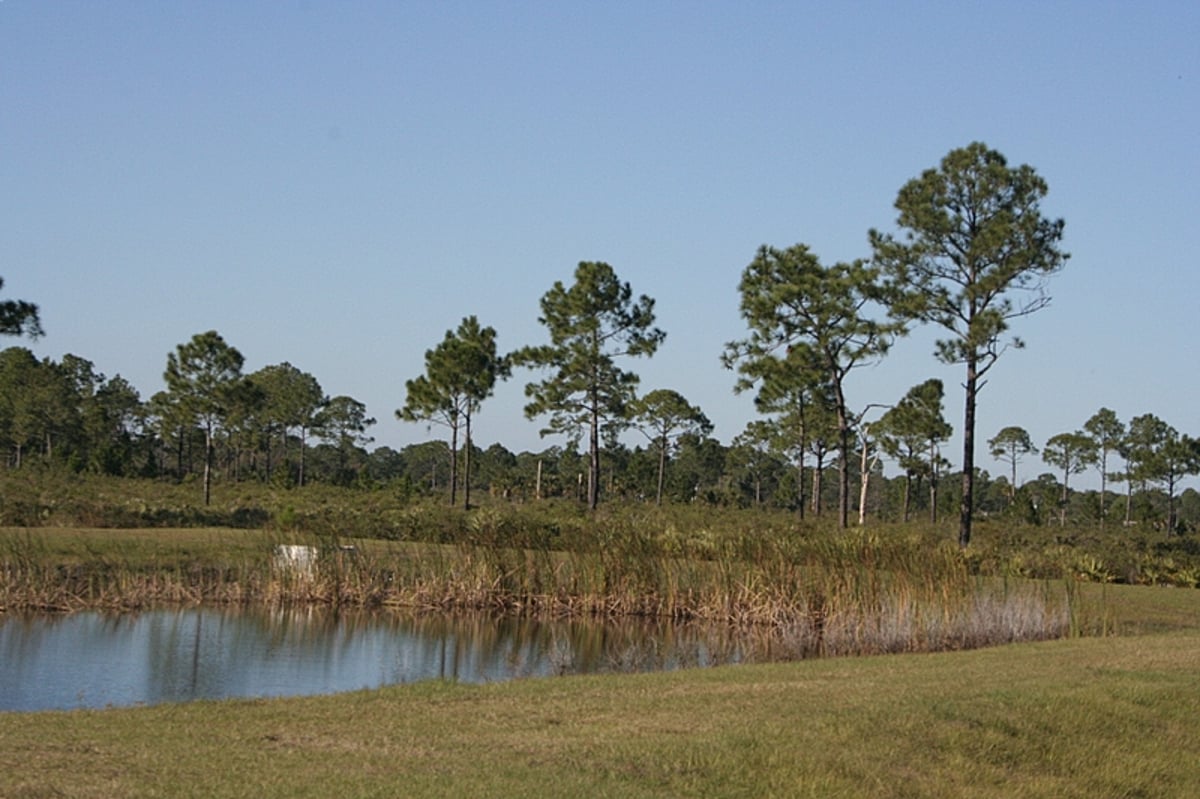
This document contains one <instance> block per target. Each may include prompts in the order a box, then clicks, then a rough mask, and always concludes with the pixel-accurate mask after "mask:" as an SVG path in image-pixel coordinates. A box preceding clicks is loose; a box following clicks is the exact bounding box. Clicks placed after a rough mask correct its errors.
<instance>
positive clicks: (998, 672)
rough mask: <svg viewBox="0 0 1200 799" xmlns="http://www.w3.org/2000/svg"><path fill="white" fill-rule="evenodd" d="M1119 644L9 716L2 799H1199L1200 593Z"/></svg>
mask: <svg viewBox="0 0 1200 799" xmlns="http://www.w3.org/2000/svg"><path fill="white" fill-rule="evenodd" d="M1084 590H1085V593H1087V594H1088V597H1087V598H1088V599H1090V600H1095V601H1100V596H1099V595H1100V592H1103V595H1104V596H1103V601H1104V602H1105V604H1106V605H1107V606H1108V607H1109V608H1110V609H1111V612H1112V614H1113V619H1114V623H1115V625H1116V627H1117V628H1118V629H1119V630H1121V631H1122V632H1121V634H1120V635H1117V636H1114V637H1106V638H1076V639H1068V640H1060V641H1053V642H1041V643H1032V644H1019V645H1009V646H1001V647H992V648H986V649H979V650H973V651H964V652H950V653H940V654H925V655H889V656H874V657H859V658H830V659H817V660H809V661H803V662H798V663H791V664H781V665H767V666H740V667H723V668H714V669H703V670H691V671H680V672H673V673H663V674H649V675H629V676H604V677H565V678H551V679H543V680H527V681H517V682H512V683H505V684H493V685H484V686H468V685H455V684H446V683H428V684H419V685H413V686H406V687H396V688H389V689H385V690H380V691H371V692H361V693H353V694H346V695H340V696H330V697H319V698H305V699H288V700H271V701H229V702H200V703H193V704H185V705H169V706H157V707H150V708H135V709H119V710H105V711H75V712H70V713H57V712H56V713H40V714H5V715H0V796H4V797H111V796H124V797H152V796H172V797H175V796H180V797H188V796H194V797H235V796H237V797H242V796H255V797H328V796H338V797H392V796H417V797H421V796H429V797H435V796H436V797H461V796H504V797H512V796H530V797H535V796H536V797H558V796H562V797H567V796H571V797H577V796H607V797H662V796H697V797H699V796H704V797H711V796H745V797H764V796H779V797H797V796H799V797H803V796H846V797H862V796H878V797H909V796H929V797H962V796H978V797H991V796H995V797H1021V796H1026V797H1032V796H1046V797H1051V796H1053V797H1088V798H1089V799H1091V798H1092V797H1174V796H1178V797H1192V796H1197V795H1200V592H1196V591H1191V590H1182V589H1171V588H1156V587H1142V586H1085V587H1084Z"/></svg>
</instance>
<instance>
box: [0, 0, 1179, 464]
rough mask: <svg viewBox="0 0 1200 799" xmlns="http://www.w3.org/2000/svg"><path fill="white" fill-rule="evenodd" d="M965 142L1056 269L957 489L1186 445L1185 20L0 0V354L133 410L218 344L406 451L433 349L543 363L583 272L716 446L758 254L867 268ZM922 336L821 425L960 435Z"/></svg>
mask: <svg viewBox="0 0 1200 799" xmlns="http://www.w3.org/2000/svg"><path fill="white" fill-rule="evenodd" d="M976 140H979V141H983V142H985V143H987V144H988V145H989V146H991V147H993V148H995V149H998V150H999V151H1001V152H1002V153H1004V154H1005V155H1006V157H1007V158H1008V159H1009V161H1010V163H1011V164H1013V165H1017V164H1021V163H1028V164H1030V165H1032V166H1033V167H1034V168H1036V169H1037V171H1038V172H1039V173H1040V174H1041V175H1042V176H1043V177H1044V178H1045V179H1046V181H1047V182H1048V184H1049V186H1050V192H1049V195H1048V197H1047V198H1046V200H1045V201H1044V202H1043V211H1044V212H1045V213H1046V214H1047V215H1049V216H1053V217H1062V218H1064V219H1065V220H1066V235H1065V239H1064V242H1063V247H1064V249H1066V250H1067V251H1069V252H1070V253H1071V260H1070V261H1069V263H1068V265H1067V267H1066V269H1065V270H1064V271H1063V272H1062V273H1061V274H1059V275H1057V276H1056V277H1054V278H1053V279H1052V281H1051V283H1050V293H1051V295H1052V296H1053V301H1052V304H1051V305H1050V307H1049V308H1047V309H1046V310H1044V311H1042V312H1040V313H1039V314H1037V315H1036V316H1033V317H1029V318H1026V319H1023V320H1020V321H1019V322H1018V323H1017V324H1016V326H1015V328H1014V332H1016V333H1018V334H1019V335H1021V336H1022V337H1023V338H1024V339H1025V340H1026V341H1027V345H1028V346H1027V348H1026V349H1024V350H1021V351H1010V352H1008V353H1006V354H1005V355H1004V356H1003V358H1002V359H1001V360H1000V362H999V363H998V364H997V365H996V367H995V368H994V369H993V370H992V372H991V373H990V376H989V377H990V379H989V382H988V384H987V386H986V387H985V388H984V389H983V392H982V394H981V396H980V408H979V422H978V434H979V438H980V440H981V450H980V453H979V456H978V458H977V462H978V463H979V464H980V465H981V466H983V467H984V468H989V469H990V470H991V471H993V472H997V471H999V472H1001V473H1002V472H1003V468H1004V467H1003V466H1002V465H1000V464H998V463H995V462H993V461H992V460H991V459H990V458H989V457H988V456H987V455H986V452H985V451H984V449H983V447H985V446H986V445H982V441H983V440H986V438H988V437H991V436H992V435H994V434H995V433H996V431H998V430H999V429H1000V428H1001V427H1004V426H1006V425H1010V424H1015V425H1021V426H1023V427H1025V428H1026V429H1027V430H1029V431H1030V433H1031V435H1032V436H1033V439H1034V441H1035V443H1037V444H1038V445H1039V446H1040V445H1041V444H1042V443H1043V442H1044V441H1045V440H1046V439H1047V438H1048V437H1050V436H1051V435H1054V434H1055V433H1059V432H1067V431H1071V430H1074V429H1077V428H1078V427H1080V426H1081V425H1082V424H1083V422H1084V421H1085V420H1086V419H1087V418H1088V417H1089V416H1091V414H1092V413H1094V412H1095V411H1096V410H1097V409H1098V408H1100V407H1101V406H1108V407H1110V408H1112V409H1113V410H1115V411H1116V412H1117V413H1118V415H1119V416H1120V417H1121V418H1122V419H1124V420H1126V421H1128V419H1129V418H1131V417H1132V416H1135V415H1138V414H1141V413H1155V414H1158V415H1159V416H1160V417H1162V418H1163V419H1165V420H1166V421H1167V422H1169V423H1171V424H1173V425H1174V426H1175V427H1176V428H1178V429H1179V430H1180V431H1181V432H1186V433H1189V434H1192V435H1200V402H1198V401H1197V397H1198V396H1200V370H1198V369H1197V359H1196V357H1195V355H1194V352H1195V344H1194V342H1195V340H1196V334H1195V330H1194V328H1195V320H1196V318H1197V302H1198V299H1200V271H1198V270H1197V266H1196V263H1195V259H1196V253H1197V252H1200V240H1198V239H1200V232H1198V231H1200V225H1198V224H1197V212H1198V211H1200V147H1198V146H1200V5H1198V4H1197V3H1195V2H1146V3H1132V2H1121V3H1114V2H1023V1H1019V0H1015V1H1014V2H995V3H964V2H945V3H939V2H912V3H895V2H878V3H874V2H866V3H853V2H847V3H815V2H814V3H809V2H798V1H796V2H759V3H743V2H738V3H734V2H728V3H725V2H653V1H651V2H641V1H639V2H606V3H575V2H437V3H435V2H395V1H392V2H336V3H335V2H317V1H316V0H310V1H309V2H171V3H159V2H120V1H119V0H113V2H105V3H96V2H90V1H88V2H35V1H34V0H0V276H3V278H4V280H5V285H4V288H3V296H4V297H6V298H16V299H25V300H29V301H32V302H36V303H38V304H39V305H40V306H41V315H42V322H43V326H44V327H45V330H46V335H45V337H43V338H42V339H40V340H39V341H37V342H35V343H33V344H32V345H30V344H29V343H28V342H25V341H18V340H16V339H11V340H8V341H4V342H0V344H2V345H4V346H9V345H22V346H32V349H33V350H34V351H35V352H36V353H37V354H38V355H39V356H48V357H52V358H55V359H59V358H61V357H62V356H63V355H64V354H66V353H74V354H77V355H80V356H83V357H85V358H88V359H89V360H91V361H93V362H94V363H95V364H96V367H97V369H98V370H99V371H101V372H103V373H104V374H106V375H109V376H112V375H113V374H117V373H119V374H121V375H122V376H124V377H125V378H126V379H128V380H129V381H131V382H132V383H133V384H134V385H135V386H136V387H137V388H138V389H139V390H140V391H141V393H142V396H143V398H148V397H149V396H150V395H151V394H153V393H154V392H156V391H158V390H160V389H161V388H163V381H162V372H163V369H164V367H165V364H166V357H167V353H168V352H170V351H172V350H173V349H174V348H175V347H176V345H178V344H180V343H183V342H185V341H187V340H188V339H190V338H191V337H192V336H193V335H194V334H196V333H200V332H203V331H206V330H210V329H215V330H217V331H218V332H220V333H221V334H222V335H223V336H224V337H225V339H226V340H227V341H228V342H229V343H230V344H232V345H234V346H235V347H237V348H238V349H239V350H240V351H241V352H242V353H243V354H244V355H245V357H246V371H253V370H255V369H258V368H260V367H262V366H265V365H268V364H274V363H280V362H282V361H289V362H291V363H292V364H294V365H296V366H297V367H299V368H301V369H303V370H305V371H308V372H311V373H312V374H313V375H315V376H316V377H317V379H318V380H319V381H320V382H321V384H322V386H323V388H324V390H325V391H326V392H327V393H329V394H348V395H350V396H353V397H355V398H356V399H358V400H360V401H362V402H365V403H366V405H367V407H368V411H369V413H370V414H371V415H372V416H374V417H375V418H376V419H378V422H379V423H378V424H377V425H376V426H375V427H374V428H373V429H372V432H373V434H374V435H375V438H376V443H377V444H386V445H389V446H393V447H396V448H399V447H402V446H404V445H406V444H409V443H413V442H416V441H422V440H426V439H428V438H430V437H441V436H442V432H441V431H440V430H436V429H435V430H434V431H432V432H431V431H427V430H426V428H425V427H424V426H422V425H414V424H405V423H402V422H399V421H397V420H396V419H395V416H394V411H395V409H396V408H398V407H400V406H401V405H402V404H403V403H404V382H405V380H407V379H410V378H413V377H416V376H418V375H420V374H421V373H422V372H423V371H424V352H425V350H426V349H428V348H430V347H432V346H434V345H435V344H436V343H437V342H438V341H440V340H441V338H442V336H443V334H444V333H445V331H446V330H447V329H449V328H452V327H456V326H457V324H458V322H459V321H460V320H461V319H462V318H463V317H464V316H466V315H469V314H475V315H477V316H478V317H479V318H480V321H481V322H482V323H484V324H487V325H491V326H493V327H495V328H496V330H497V332H498V336H499V344H500V346H501V348H502V349H504V350H510V349H515V348H517V347H519V346H522V345H525V344H532V343H541V342H543V341H544V340H545V335H544V329H543V328H542V327H541V326H540V325H539V324H538V322H537V317H538V314H539V308H538V300H539V298H540V297H541V296H542V294H543V293H545V291H546V290H547V289H549V288H550V286H551V285H552V284H553V283H554V281H555V280H563V281H564V282H567V283H569V282H570V280H571V276H572V273H573V270H574V268H575V265H576V264H577V263H578V262H579V261H582V260H597V261H606V262H608V263H610V264H611V265H612V266H613V267H614V269H615V270H616V272H617V274H618V275H619V276H620V277H621V278H622V279H623V280H627V281H629V282H630V283H631V284H632V286H633V290H634V292H635V294H642V293H644V294H648V295H650V296H651V297H653V298H655V300H656V301H657V312H658V323H659V326H660V327H662V328H663V329H665V330H666V331H667V340H666V342H665V344H664V346H663V347H662V349H660V351H659V353H658V354H657V355H656V356H655V357H654V358H653V359H650V360H640V361H630V362H628V363H627V364H626V365H627V367H628V368H632V369H633V370H635V371H637V372H638V373H639V374H640V375H641V377H642V389H643V390H647V391H648V390H651V389H654V388H674V389H676V390H678V391H680V392H682V393H683V394H684V395H685V396H687V397H688V398H689V399H690V400H691V401H692V402H694V403H696V404H699V405H700V406H701V407H702V408H703V409H704V411H705V412H706V413H707V414H708V416H709V417H710V418H711V419H712V420H713V421H714V423H715V424H716V431H715V434H716V436H717V437H718V438H720V439H721V440H723V441H726V442H728V441H729V440H730V439H731V438H732V437H733V436H735V435H736V434H737V433H739V432H740V431H741V430H742V428H743V427H744V425H745V424H746V422H747V421H749V420H750V419H751V418H753V415H754V413H753V408H752V405H751V403H750V400H749V398H748V397H744V396H743V397H735V396H733V394H732V385H733V382H734V375H733V374H732V373H730V372H728V371H725V370H723V369H722V368H721V366H720V363H719V355H720V352H721V349H722V346H723V344H724V343H725V342H727V341H730V340H733V339H737V338H741V337H742V336H744V335H745V334H746V328H745V324H744V322H743V321H742V320H741V318H740V317H739V314H738V294H737V283H738V279H739V277H740V274H741V271H742V269H743V268H744V267H745V266H746V264H747V263H749V262H750V260H751V259H752V258H753V256H754V252H755V250H756V248H757V247H758V246H759V245H761V244H771V245H774V246H779V247H786V246H789V245H791V244H794V243H797V242H803V243H806V244H808V245H809V246H810V247H811V248H812V249H813V250H814V251H815V252H816V253H817V254H818V255H820V256H821V258H822V259H823V261H825V262H827V263H832V262H834V261H837V260H845V259H851V258H856V257H864V256H867V255H868V254H869V248H868V246H867V230H868V229H869V228H872V227H875V228H879V229H882V230H885V231H887V230H894V229H895V227H894V223H895V216H896V213H895V210H894V208H893V205H892V204H893V202H894V200H895V197H896V192H897V190H898V189H899V188H900V187H901V186H902V185H903V184H904V183H905V182H906V181H907V180H909V179H910V178H912V177H915V176H916V175H918V174H919V173H920V172H921V171H923V170H924V169H927V168H930V167H933V166H936V165H937V163H938V162H939V160H940V159H941V158H942V156H944V155H945V154H946V153H947V152H948V151H950V150H951V149H954V148H956V147H961V146H964V145H966V144H968V143H970V142H972V141H976ZM934 337H935V336H934V333H933V331H928V330H927V331H921V332H917V333H915V334H914V335H912V336H911V337H910V338H908V339H906V340H903V341H901V342H900V343H899V344H898V345H897V346H896V347H895V348H894V351H893V353H892V355H890V356H889V357H888V359H887V360H886V361H885V362H883V363H881V364H880V365H878V366H875V367H870V368H867V369H863V370H860V371H858V372H856V373H855V374H854V375H853V376H852V377H851V380H850V384H849V395H850V400H851V402H852V403H853V404H855V405H858V406H864V405H866V404H867V403H876V402H877V403H890V402H894V401H895V400H896V399H898V398H899V397H900V396H901V395H903V393H904V392H905V391H906V390H907V389H908V387H910V386H912V385H914V384H916V383H919V382H921V381H922V380H925V379H927V378H929V377H941V378H942V379H943V380H944V381H945V382H946V384H947V393H948V396H947V417H948V418H949V419H950V421H951V422H952V423H953V424H954V425H955V427H956V428H957V427H959V426H960V425H961V415H962V390H961V387H960V383H961V380H962V376H961V373H960V371H961V370H960V369H958V368H950V367H946V366H943V365H940V364H939V363H937V362H936V361H935V359H934V358H933V355H932V352H933V344H932V342H933V339H934ZM532 378H533V375H532V374H531V373H528V372H518V373H517V374H516V375H514V378H513V379H512V380H511V381H509V382H508V383H507V384H505V385H503V386H501V387H500V388H499V390H498V391H497V393H496V396H495V397H494V398H493V399H491V400H490V401H488V402H487V403H486V404H485V405H484V408H483V412H482V414H481V416H480V417H479V418H478V420H477V425H476V436H477V441H478V442H479V443H480V444H483V445H485V446H486V445H487V444H489V443H491V442H493V441H500V442H501V443H503V444H504V445H505V446H507V447H509V448H510V449H513V450H516V451H519V450H524V449H541V448H542V447H544V446H548V445H549V444H551V443H560V441H561V440H560V439H545V440H543V439H539V437H538V430H539V429H540V426H541V425H540V423H539V422H538V421H528V420H526V419H525V417H524V415H523V413H522V407H523V404H524V396H523V386H524V385H525V383H526V382H529V380H530V379H532ZM947 455H949V456H950V458H951V459H952V460H953V461H954V462H955V463H956V464H957V463H958V462H959V459H960V457H961V453H959V452H957V451H956V445H952V446H951V447H948V448H947ZM1041 471H1048V468H1047V467H1045V466H1044V465H1042V464H1041V463H1040V461H1036V460H1032V461H1030V462H1028V463H1026V464H1024V465H1023V466H1022V475H1021V477H1022V479H1026V478H1031V477H1033V476H1034V475H1036V474H1037V473H1038V472H1041Z"/></svg>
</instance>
